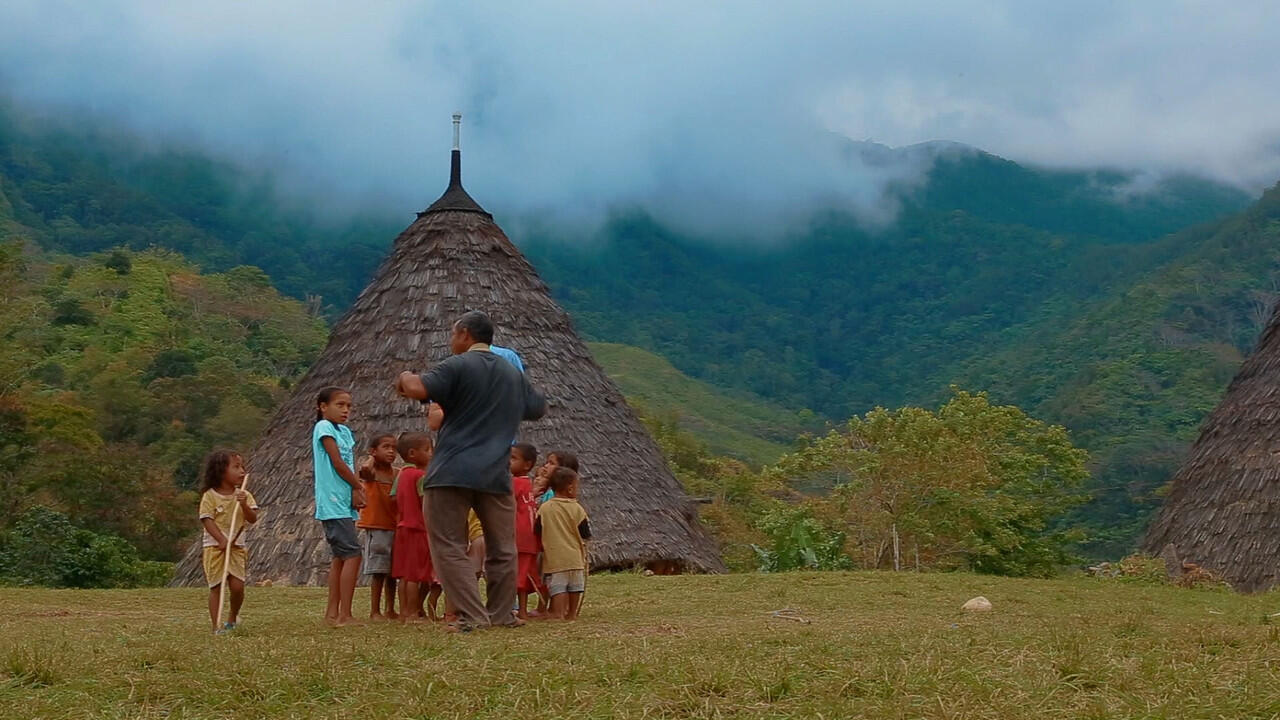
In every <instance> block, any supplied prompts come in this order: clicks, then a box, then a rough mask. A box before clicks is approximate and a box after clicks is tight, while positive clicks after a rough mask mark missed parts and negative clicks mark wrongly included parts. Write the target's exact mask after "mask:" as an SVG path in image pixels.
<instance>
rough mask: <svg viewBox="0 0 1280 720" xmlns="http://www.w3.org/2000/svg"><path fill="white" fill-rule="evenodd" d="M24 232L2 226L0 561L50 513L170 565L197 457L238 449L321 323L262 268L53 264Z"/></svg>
mask: <svg viewBox="0 0 1280 720" xmlns="http://www.w3.org/2000/svg"><path fill="white" fill-rule="evenodd" d="M4 210H5V208H3V207H0V213H3V212H4ZM23 234H24V233H23V231H22V229H21V228H20V227H18V226H17V225H16V224H15V223H13V222H12V221H9V222H8V224H7V225H6V229H5V235H6V237H5V239H4V241H3V242H0V338H3V341H4V342H3V343H0V495H2V496H3V502H2V503H0V556H3V555H4V553H5V552H6V547H5V543H4V542H3V535H4V532H5V531H7V530H8V529H9V528H11V527H12V526H13V525H14V523H15V522H18V521H19V519H20V516H22V515H23V514H24V513H26V512H28V511H30V510H31V509H32V508H34V507H36V506H45V507H48V508H52V509H54V510H57V511H59V512H62V513H65V514H66V516H68V517H69V518H70V519H71V520H72V522H74V523H75V524H76V525H78V526H80V527H81V528H82V529H84V530H87V531H90V532H92V533H100V534H103V535H105V536H114V537H119V538H123V539H124V540H126V541H128V542H129V543H131V544H132V545H134V546H135V547H136V548H138V550H139V551H141V553H142V554H143V556H144V557H149V558H156V559H164V560H170V559H172V558H173V557H174V555H175V553H176V552H177V551H178V549H179V547H180V543H181V542H182V541H183V540H184V539H185V538H188V537H190V536H191V534H192V533H193V531H194V529H195V528H196V525H195V519H194V515H192V508H194V507H195V502H196V499H195V494H194V492H192V490H193V488H194V487H195V483H196V478H197V474H198V471H199V465H200V461H201V459H202V458H203V456H204V455H205V454H206V453H208V452H209V450H210V449H212V448H214V447H218V446H229V447H233V448H248V447H249V445H250V444H251V442H252V441H253V440H254V439H255V438H256V436H257V434H258V432H259V430H260V429H261V426H262V424H263V422H264V420H265V419H266V417H267V415H268V414H269V413H270V412H271V411H272V410H273V409H274V407H275V405H276V404H277V403H278V402H279V401H280V400H281V399H282V398H283V396H284V394H285V393H286V392H287V390H288V388H289V386H290V383H291V382H293V381H294V380H296V379H297V378H298V377H299V375H300V373H301V372H303V371H304V370H305V368H306V366H307V365H308V364H309V363H310V361H311V359H312V358H314V357H315V356H316V354H318V353H319V351H320V349H321V348H322V347H323V344H324V341H325V336H326V331H325V326H324V323H323V322H322V321H321V320H319V319H317V318H314V317H312V316H310V315H309V314H308V313H307V311H306V309H305V307H304V306H303V305H302V303H300V302H298V301H296V300H292V299H289V298H285V297H282V296H280V295H279V294H278V293H277V292H276V290H275V289H274V288H272V287H271V284H270V281H269V279H268V278H267V276H266V275H265V274H264V273H263V272H262V271H261V270H258V269H257V268H253V267H239V268H233V269H231V270H228V271H227V272H225V273H220V274H215V275H201V274H199V273H198V272H197V271H196V269H195V268H193V267H192V266H191V265H190V264H189V263H187V262H185V261H184V260H182V259H181V257H179V256H177V255H174V254H172V253H170V252H168V251H164V250H150V251H145V252H141V253H132V252H128V251H119V250H117V251H112V252H107V253H100V254H91V255H87V256H83V257H71V256H67V255H50V254H47V253H44V252H41V251H37V250H35V249H34V248H33V247H32V246H30V245H27V244H25V243H24V242H23V241H22V240H21V239H20V238H21V237H22V235H23ZM54 524H55V525H56V523H54ZM49 525H50V523H49V522H48V521H47V520H46V521H41V522H39V523H35V526H36V527H40V528H42V530H46V531H47V530H48V529H49ZM86 537H87V536H86ZM66 549H67V548H64V547H45V548H43V552H44V553H46V554H48V553H55V552H61V551H63V550H66ZM7 550H12V547H10V548H7ZM3 560H5V558H4V557H0V561H3ZM10 560H12V558H10ZM4 564H5V563H4V562H0V566H3V565H4ZM3 569H4V568H3V567H0V570H3ZM97 569H98V570H100V571H106V570H107V568H97ZM3 574H4V573H3V572H0V575H3ZM55 584H75V583H74V582H71V583H66V582H63V583H55ZM89 584H94V583H89Z"/></svg>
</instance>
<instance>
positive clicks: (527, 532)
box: [510, 443, 541, 619]
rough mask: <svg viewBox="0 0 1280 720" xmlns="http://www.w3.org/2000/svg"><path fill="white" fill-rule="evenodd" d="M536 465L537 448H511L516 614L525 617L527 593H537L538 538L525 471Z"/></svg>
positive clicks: (526, 445) (522, 445) (535, 511)
mask: <svg viewBox="0 0 1280 720" xmlns="http://www.w3.org/2000/svg"><path fill="white" fill-rule="evenodd" d="M537 462H538V449H537V448H535V447H534V446H533V445H530V444H529V443H516V444H515V445H512V446H511V462H510V469H511V491H512V493H513V494H514V495H515V500H516V552H517V553H519V565H518V569H517V573H516V601H517V603H518V604H519V605H518V609H517V611H516V615H517V616H518V617H520V618H521V619H523V618H526V617H528V616H529V594H530V593H533V592H536V591H537V590H538V581H537V573H538V551H539V550H541V548H540V547H539V546H538V536H537V535H534V533H533V522H534V520H536V519H537V517H538V501H537V500H535V499H534V497H533V480H532V479H530V478H529V471H531V470H533V466H534V465H535V464H536V463H537Z"/></svg>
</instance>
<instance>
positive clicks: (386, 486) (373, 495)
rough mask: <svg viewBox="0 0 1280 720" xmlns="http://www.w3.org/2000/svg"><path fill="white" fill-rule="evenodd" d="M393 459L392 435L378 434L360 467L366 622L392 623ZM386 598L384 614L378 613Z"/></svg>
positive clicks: (394, 518)
mask: <svg viewBox="0 0 1280 720" xmlns="http://www.w3.org/2000/svg"><path fill="white" fill-rule="evenodd" d="M395 459H396V438H395V436H394V435H386V434H383V435H378V436H376V437H374V438H373V440H372V441H371V442H370V443H369V458H368V460H366V461H365V462H364V463H363V464H362V465H361V466H360V473H359V474H360V487H362V488H363V489H364V497H365V506H364V507H362V508H360V518H359V519H358V520H357V521H356V527H357V528H360V529H361V530H363V531H364V533H363V538H362V540H363V542H362V543H361V550H362V554H363V558H362V559H361V562H360V567H361V569H362V570H363V571H364V574H365V575H368V576H369V578H370V580H369V606H370V607H369V619H370V620H374V621H379V620H395V619H396V618H397V617H399V616H398V615H396V610H395V599H396V581H395V578H393V577H391V551H392V548H393V545H394V543H395V537H396V520H397V518H396V501H395V498H393V497H392V496H391V490H392V488H393V487H394V485H393V482H394V481H395V471H394V470H393V469H392V467H391V463H392V462H394V461H395ZM384 595H385V596H386V613H385V614H384V613H383V612H382V611H381V610H382V609H381V607H380V606H381V604H382V602H381V601H382V599H383V596H384Z"/></svg>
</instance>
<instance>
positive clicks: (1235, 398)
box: [1143, 310, 1280, 592]
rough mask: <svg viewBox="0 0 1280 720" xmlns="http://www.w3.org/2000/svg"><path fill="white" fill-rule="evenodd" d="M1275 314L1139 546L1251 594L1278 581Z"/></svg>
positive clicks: (1279, 349) (1278, 321) (1279, 334)
mask: <svg viewBox="0 0 1280 720" xmlns="http://www.w3.org/2000/svg"><path fill="white" fill-rule="evenodd" d="M1278 508H1280V310H1278V311H1277V312H1276V313H1274V314H1273V315H1272V317H1271V321H1270V323H1269V324H1268V325H1267V328H1266V330H1264V331H1263V333H1262V338H1261V339H1260V340H1259V341H1258V346H1257V348H1256V349H1255V350H1254V351H1253V354H1252V355H1250V356H1249V357H1248V359H1246V360H1245V361H1244V364H1243V365H1242V366H1241V367H1240V372H1239V373H1237V374H1236V376H1235V379H1234V380H1232V381H1231V384H1230V385H1229V386H1228V387H1227V394H1226V396H1225V397H1224V398H1223V399H1222V402H1221V403H1219V405H1218V407H1217V408H1215V409H1214V411H1213V412H1212V413H1210V415H1209V417H1208V419H1207V420H1205V422H1204V425H1203V426H1202V427H1201V431H1200V437H1199V439H1197V440H1196V441H1195V443H1194V444H1193V445H1192V446H1191V450H1190V452H1188V454H1187V459H1186V461H1185V462H1184V463H1183V464H1182V467H1180V468H1179V469H1178V472H1177V473H1176V474H1175V475H1174V477H1173V482H1172V485H1171V488H1170V492H1169V496H1168V498H1166V499H1165V502H1164V505H1163V507H1161V508H1160V512H1159V514H1158V515H1157V516H1156V519H1155V521H1154V522H1153V523H1152V524H1151V527H1150V528H1149V529H1148V530H1147V536H1146V539H1145V540H1144V541H1143V548H1144V549H1145V550H1146V551H1147V552H1150V553H1152V554H1160V555H1162V556H1164V557H1165V561H1166V563H1175V566H1174V567H1172V568H1169V569H1170V570H1171V571H1172V572H1173V573H1175V574H1176V573H1178V572H1180V571H1181V569H1182V568H1181V567H1180V565H1181V563H1183V562H1191V563H1194V564H1196V565H1198V566H1199V567H1202V568H1204V569H1206V570H1210V571H1212V572H1214V573H1216V574H1218V575H1220V576H1221V577H1223V578H1224V579H1226V580H1227V582H1229V583H1230V584H1231V586H1232V587H1234V588H1235V589H1237V590H1241V591H1245V592H1254V591H1258V590H1266V589H1267V588H1270V587H1272V586H1273V585H1276V584H1277V583H1280V563H1277V558H1280V511H1278Z"/></svg>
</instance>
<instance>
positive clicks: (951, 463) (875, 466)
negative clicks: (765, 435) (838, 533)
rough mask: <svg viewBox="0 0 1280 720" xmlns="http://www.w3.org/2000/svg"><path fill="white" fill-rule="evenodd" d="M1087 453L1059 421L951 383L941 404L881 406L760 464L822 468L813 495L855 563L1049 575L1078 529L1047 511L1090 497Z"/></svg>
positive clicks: (778, 472)
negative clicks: (840, 528) (933, 407)
mask: <svg viewBox="0 0 1280 720" xmlns="http://www.w3.org/2000/svg"><path fill="white" fill-rule="evenodd" d="M1086 459H1087V454H1086V453H1085V452H1084V451H1083V450H1079V449H1077V448H1075V447H1073V446H1072V445H1071V442H1070V439H1069V437H1068V436H1067V433H1066V431H1065V430H1064V429H1063V428H1061V427H1055V426H1049V425H1046V424H1044V423H1042V422H1040V421H1037V420H1034V419H1032V418H1029V417H1027V416H1026V415H1025V414H1024V413H1023V412H1022V411H1021V410H1019V409H1018V408H1016V407H1012V406H996V405H992V404H991V403H990V402H989V400H988V398H987V396H986V395H985V394H971V393H968V392H964V391H962V390H954V389H953V394H952V397H951V399H950V400H949V401H948V402H947V403H946V404H945V405H943V406H942V407H941V408H939V410H938V411H937V412H932V411H929V410H925V409H923V408H915V407H906V408H902V409H900V410H894V411H889V410H884V409H876V410H873V411H872V412H870V413H867V414H866V415H865V416H863V417H855V418H853V419H852V420H850V421H849V424H848V426H847V427H846V428H845V430H843V431H839V432H837V431H832V432H831V433H829V434H828V435H826V436H824V437H821V438H818V439H816V440H814V441H813V442H812V443H811V444H810V445H809V446H808V447H806V448H804V449H802V450H800V451H798V452H796V453H794V454H791V455H787V456H785V457H784V458H783V459H782V460H781V461H779V463H778V464H777V465H775V466H773V467H771V468H768V469H767V470H766V474H767V475H770V476H773V477H775V478H778V479H780V480H783V481H785V482H787V483H788V484H790V485H793V486H795V485H797V484H799V485H811V479H812V478H814V477H818V478H822V479H825V481H826V482H828V483H829V484H830V486H831V493H830V494H829V495H828V496H826V497H824V498H821V499H816V500H813V501H811V502H812V504H813V506H814V507H816V508H819V510H818V512H819V513H820V515H821V516H822V517H826V518H830V519H832V520H833V521H834V520H838V521H839V522H841V523H843V524H845V525H846V526H847V527H848V533H849V543H848V544H849V552H850V555H851V556H852V557H854V558H855V560H856V561H857V562H858V563H859V564H860V565H861V566H862V567H869V568H874V567H884V566H888V567H894V568H895V569H896V568H900V567H902V566H904V564H906V563H904V562H903V560H902V558H903V557H907V558H909V560H908V563H910V564H914V565H917V566H920V567H937V568H952V567H964V568H967V569H971V570H975V571H978V572H986V573H993V574H1000V575H1038V576H1048V575H1051V574H1053V573H1055V572H1057V571H1058V570H1059V569H1060V568H1061V567H1062V566H1063V565H1065V564H1067V563H1068V562H1070V561H1071V560H1072V557H1071V555H1070V554H1069V552H1068V550H1067V548H1068V545H1069V543H1070V542H1071V541H1072V540H1075V539H1078V538H1077V536H1076V534H1075V533H1072V532H1063V531H1055V530H1053V529H1052V528H1051V524H1052V523H1053V521H1054V520H1056V519H1058V518H1060V517H1061V516H1062V515H1063V514H1064V513H1065V512H1066V511H1068V510H1069V509H1071V508H1072V507H1074V506H1076V505H1079V504H1080V503H1081V502H1083V501H1084V500H1085V496H1084V495H1082V494H1081V493H1080V487H1081V486H1082V485H1083V484H1084V482H1085V480H1086V479H1087V478H1088V471H1087V470H1086V469H1085V462H1086Z"/></svg>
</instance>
